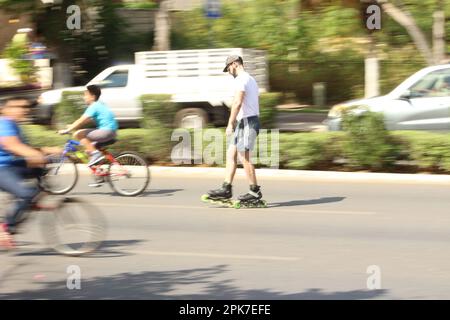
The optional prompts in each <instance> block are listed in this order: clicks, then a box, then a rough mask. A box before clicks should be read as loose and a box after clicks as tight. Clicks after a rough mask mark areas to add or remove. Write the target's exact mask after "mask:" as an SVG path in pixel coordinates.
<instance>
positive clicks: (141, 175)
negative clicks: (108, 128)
mask: <svg viewBox="0 0 450 320" xmlns="http://www.w3.org/2000/svg"><path fill="white" fill-rule="evenodd" d="M116 141H117V140H115V139H114V140H111V141H107V142H104V143H97V145H96V147H97V149H98V150H99V151H101V152H102V153H103V156H104V160H102V161H101V162H100V163H99V164H98V165H94V166H91V167H89V169H90V171H91V173H92V175H93V176H94V178H96V179H99V180H101V181H102V182H105V180H106V181H107V182H108V184H109V185H110V186H111V188H112V189H113V190H114V191H115V192H117V193H118V194H120V195H122V196H128V197H132V196H137V195H139V194H141V193H142V192H144V190H145V189H146V188H147V186H148V185H149V183H150V169H149V167H148V164H147V162H146V161H145V160H144V159H143V158H142V157H141V156H140V155H138V154H137V153H135V152H130V151H125V152H121V153H120V154H118V155H117V156H113V155H112V154H111V153H110V152H109V151H107V150H106V147H107V146H109V145H112V144H114V143H115V142H116ZM79 146H80V142H78V141H76V140H71V139H69V140H67V142H66V144H65V145H64V149H63V152H62V154H61V155H60V157H59V158H56V159H54V161H52V162H53V164H52V165H53V166H52V167H51V168H49V170H48V172H47V174H46V175H45V176H44V179H42V182H41V183H40V185H41V188H42V189H44V190H46V191H48V192H50V193H52V194H56V195H62V194H66V193H68V192H70V191H71V190H72V189H73V188H74V187H75V185H76V184H77V182H78V176H79V173H78V167H77V164H79V163H83V164H86V163H87V161H88V157H87V155H86V153H84V152H83V151H80V150H78V147H79ZM48 180H52V181H51V183H50V186H52V188H49V187H48V186H47V184H46V183H45V181H48ZM55 180H60V181H55ZM58 182H59V184H58ZM133 185H134V186H133Z"/></svg>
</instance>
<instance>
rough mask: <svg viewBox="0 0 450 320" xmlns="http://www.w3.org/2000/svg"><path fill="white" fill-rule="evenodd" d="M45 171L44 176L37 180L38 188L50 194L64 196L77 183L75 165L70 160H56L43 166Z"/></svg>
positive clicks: (66, 158)
mask: <svg viewBox="0 0 450 320" xmlns="http://www.w3.org/2000/svg"><path fill="white" fill-rule="evenodd" d="M45 171H46V173H45V175H44V176H43V177H41V179H40V180H39V186H40V187H41V189H42V190H45V191H47V192H48V193H50V194H55V195H58V194H66V193H68V192H69V191H71V190H72V189H73V188H74V187H75V185H76V184H77V182H78V169H77V165H76V163H75V162H74V161H73V160H72V159H71V158H68V157H64V159H63V158H60V159H56V160H54V161H52V162H51V163H48V164H47V165H46V166H45Z"/></svg>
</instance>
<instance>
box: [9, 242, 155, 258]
mask: <svg viewBox="0 0 450 320" xmlns="http://www.w3.org/2000/svg"><path fill="white" fill-rule="evenodd" d="M144 241H146V240H107V241H104V242H103V243H102V245H101V247H100V248H98V249H97V250H96V251H94V252H93V253H91V254H89V255H86V256H83V257H84V258H113V257H124V256H128V255H132V253H129V252H127V251H128V250H129V249H130V247H132V246H134V245H137V244H140V243H142V242H144ZM57 255H60V254H59V253H58V252H56V251H55V250H53V249H50V248H46V249H42V250H38V251H28V252H21V253H17V254H16V256H57Z"/></svg>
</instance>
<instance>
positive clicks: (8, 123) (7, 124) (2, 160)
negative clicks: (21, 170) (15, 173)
mask: <svg viewBox="0 0 450 320" xmlns="http://www.w3.org/2000/svg"><path fill="white" fill-rule="evenodd" d="M3 137H18V138H19V140H20V141H22V142H23V143H26V141H25V139H24V137H23V135H22V131H21V130H20V128H19V126H18V125H17V123H16V122H15V121H14V120H11V119H9V118H6V117H0V139H1V138H3ZM16 161H19V159H18V158H17V157H16V156H15V155H13V154H12V153H10V152H9V151H7V150H5V149H4V148H3V147H2V145H1V143H0V167H8V166H11V165H13V164H14V162H16Z"/></svg>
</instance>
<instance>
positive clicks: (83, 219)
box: [2, 179, 107, 256]
mask: <svg viewBox="0 0 450 320" xmlns="http://www.w3.org/2000/svg"><path fill="white" fill-rule="evenodd" d="M38 180H39V179H38ZM47 195H49V193H48V192H46V191H43V190H42V191H41V192H40V193H39V195H38V196H37V197H36V198H35V200H34V204H33V205H32V207H31V208H30V209H29V210H28V211H27V212H25V214H24V215H23V216H22V218H21V219H20V221H19V223H20V224H23V223H24V222H25V221H26V220H28V219H29V216H30V213H31V212H45V213H46V214H44V215H42V216H43V219H42V225H41V230H42V234H43V237H44V240H45V241H46V243H47V244H48V245H49V246H50V247H51V248H52V249H54V250H55V251H56V252H58V253H60V254H63V255H66V256H80V255H85V254H88V253H91V252H93V251H94V250H95V249H97V248H98V247H99V246H100V245H101V244H102V243H103V241H104V240H105V238H106V230H107V223H106V219H105V218H104V216H103V214H102V213H101V212H100V211H99V210H98V208H97V207H95V206H93V205H92V204H90V203H88V202H86V201H84V200H82V199H79V198H67V197H64V198H61V197H58V199H56V200H55V201H53V202H52V203H44V202H43V199H45V198H46V197H47ZM9 198H10V197H9ZM2 202H3V203H5V199H3V201H2ZM6 202H8V201H6ZM3 207H4V208H5V207H9V206H3Z"/></svg>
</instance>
